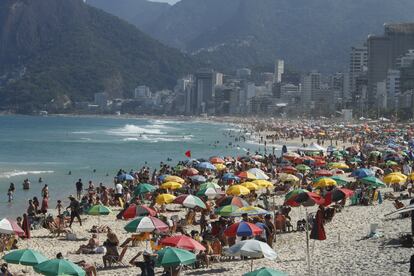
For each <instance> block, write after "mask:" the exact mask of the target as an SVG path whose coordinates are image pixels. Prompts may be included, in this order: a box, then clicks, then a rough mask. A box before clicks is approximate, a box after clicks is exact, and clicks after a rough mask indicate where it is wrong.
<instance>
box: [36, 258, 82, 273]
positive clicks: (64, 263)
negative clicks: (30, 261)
mask: <svg viewBox="0 0 414 276" xmlns="http://www.w3.org/2000/svg"><path fill="white" fill-rule="evenodd" d="M33 268H34V270H35V271H36V272H37V273H40V274H43V275H47V276H55V275H77V276H84V275H86V272H85V270H83V269H82V268H81V267H80V266H78V265H76V264H74V263H72V262H71V261H68V260H65V259H52V260H48V261H45V262H42V263H40V264H38V265H36V266H34V267H33Z"/></svg>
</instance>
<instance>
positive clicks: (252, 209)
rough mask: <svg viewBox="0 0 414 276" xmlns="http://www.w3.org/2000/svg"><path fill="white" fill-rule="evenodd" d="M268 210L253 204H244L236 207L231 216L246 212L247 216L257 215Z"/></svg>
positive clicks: (264, 213) (266, 212) (263, 213)
mask: <svg viewBox="0 0 414 276" xmlns="http://www.w3.org/2000/svg"><path fill="white" fill-rule="evenodd" d="M268 213H269V212H268V211H266V210H264V209H262V208H259V207H255V206H244V207H241V208H239V209H237V210H236V211H235V212H234V213H233V214H232V216H241V215H243V214H247V215H248V216H258V215H266V214H268Z"/></svg>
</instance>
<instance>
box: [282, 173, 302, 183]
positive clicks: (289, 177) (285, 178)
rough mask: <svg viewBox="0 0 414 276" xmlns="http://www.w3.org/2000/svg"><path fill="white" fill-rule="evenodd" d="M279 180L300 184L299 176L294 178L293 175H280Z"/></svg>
mask: <svg viewBox="0 0 414 276" xmlns="http://www.w3.org/2000/svg"><path fill="white" fill-rule="evenodd" d="M279 179H280V180H281V181H282V182H298V181H299V178H298V177H297V176H294V175H292V174H287V173H280V174H279Z"/></svg>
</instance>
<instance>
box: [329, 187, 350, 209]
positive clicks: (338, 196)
mask: <svg viewBox="0 0 414 276" xmlns="http://www.w3.org/2000/svg"><path fill="white" fill-rule="evenodd" d="M353 194H354V191H352V190H350V189H345V188H340V189H335V190H333V191H330V192H328V193H327V194H326V195H325V202H324V203H323V205H324V206H328V205H329V204H331V203H332V202H336V201H340V200H342V199H344V198H349V197H351V196H352V195H353Z"/></svg>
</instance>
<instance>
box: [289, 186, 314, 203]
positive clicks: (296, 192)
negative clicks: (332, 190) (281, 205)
mask: <svg viewBox="0 0 414 276" xmlns="http://www.w3.org/2000/svg"><path fill="white" fill-rule="evenodd" d="M300 193H309V191H308V190H305V189H295V190H292V191H290V192H288V193H287V194H286V195H285V201H286V200H289V199H290V198H292V197H294V196H296V195H298V194H300Z"/></svg>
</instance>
